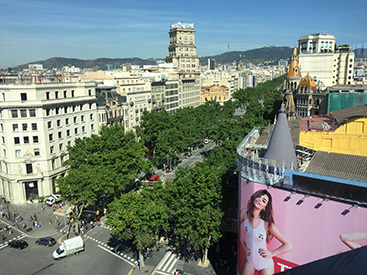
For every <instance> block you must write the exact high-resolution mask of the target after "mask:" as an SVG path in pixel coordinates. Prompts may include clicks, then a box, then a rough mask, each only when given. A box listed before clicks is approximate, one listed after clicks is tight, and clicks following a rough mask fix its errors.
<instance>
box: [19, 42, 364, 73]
mask: <svg viewBox="0 0 367 275" xmlns="http://www.w3.org/2000/svg"><path fill="white" fill-rule="evenodd" d="M292 51H293V47H276V46H266V47H262V48H258V49H252V50H247V51H230V52H225V53H221V54H217V55H212V56H203V57H199V60H200V64H201V65H206V64H207V62H208V59H209V58H211V59H215V61H216V64H218V65H223V64H231V63H233V62H236V61H238V60H239V58H240V57H241V59H242V61H243V62H244V63H245V64H246V63H253V64H255V65H257V64H261V63H267V64H277V62H278V61H279V59H289V57H290V56H291V55H292ZM354 52H355V54H356V56H355V57H356V58H358V57H367V49H355V50H354ZM160 60H164V59H162V58H148V59H142V58H139V57H130V58H104V57H101V58H96V59H78V58H66V57H52V58H48V59H46V60H39V61H34V62H29V63H26V64H23V65H18V66H14V67H12V69H13V70H22V69H26V68H28V65H29V64H42V65H43V68H45V69H61V68H62V67H64V66H75V67H77V68H80V69H85V68H95V69H102V70H103V69H106V66H107V65H112V67H113V68H120V67H121V66H122V65H127V64H131V65H139V66H142V65H155V64H156V61H160Z"/></svg>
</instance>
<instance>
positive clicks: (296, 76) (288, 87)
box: [284, 48, 302, 119]
mask: <svg viewBox="0 0 367 275" xmlns="http://www.w3.org/2000/svg"><path fill="white" fill-rule="evenodd" d="M301 78H302V75H301V69H300V68H299V65H298V57H297V48H294V49H293V54H292V57H291V63H290V65H289V69H288V73H287V74H286V76H285V81H284V86H285V90H284V101H285V110H286V114H287V117H288V119H290V118H295V117H296V107H295V104H294V99H293V93H294V91H295V90H296V89H297V88H298V84H299V82H300V80H301Z"/></svg>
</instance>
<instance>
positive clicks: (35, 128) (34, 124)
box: [32, 123, 37, 131]
mask: <svg viewBox="0 0 367 275" xmlns="http://www.w3.org/2000/svg"><path fill="white" fill-rule="evenodd" d="M32 130H33V131H37V123H32Z"/></svg>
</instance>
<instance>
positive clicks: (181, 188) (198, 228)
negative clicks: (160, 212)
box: [167, 163, 223, 251]
mask: <svg viewBox="0 0 367 275" xmlns="http://www.w3.org/2000/svg"><path fill="white" fill-rule="evenodd" d="M220 183H221V178H220V173H219V171H218V170H217V169H216V168H215V167H210V166H209V165H206V164H204V163H197V164H196V166H195V167H194V168H182V169H181V168H180V169H179V170H178V171H177V172H176V177H175V179H174V181H173V182H172V184H170V186H169V187H168V190H167V191H168V194H169V197H168V201H169V205H170V210H171V213H172V219H171V224H172V228H173V241H174V243H176V244H177V243H180V242H185V243H186V242H187V243H188V244H190V246H191V247H193V248H194V250H196V251H201V250H203V249H207V248H209V247H210V246H211V245H212V244H213V243H215V242H217V241H218V240H219V238H220V236H221V233H220V230H219V226H220V223H221V219H222V216H223V212H222V210H221V208H220V204H221V199H222V189H221V184H220Z"/></svg>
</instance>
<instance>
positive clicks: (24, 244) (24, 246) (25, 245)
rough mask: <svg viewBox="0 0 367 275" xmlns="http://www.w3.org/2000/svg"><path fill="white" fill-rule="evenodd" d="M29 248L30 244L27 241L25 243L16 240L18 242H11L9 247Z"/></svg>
mask: <svg viewBox="0 0 367 275" xmlns="http://www.w3.org/2000/svg"><path fill="white" fill-rule="evenodd" d="M27 246H28V243H27V242H26V241H23V240H16V241H11V242H9V247H14V248H18V249H24V248H26V247H27Z"/></svg>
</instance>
